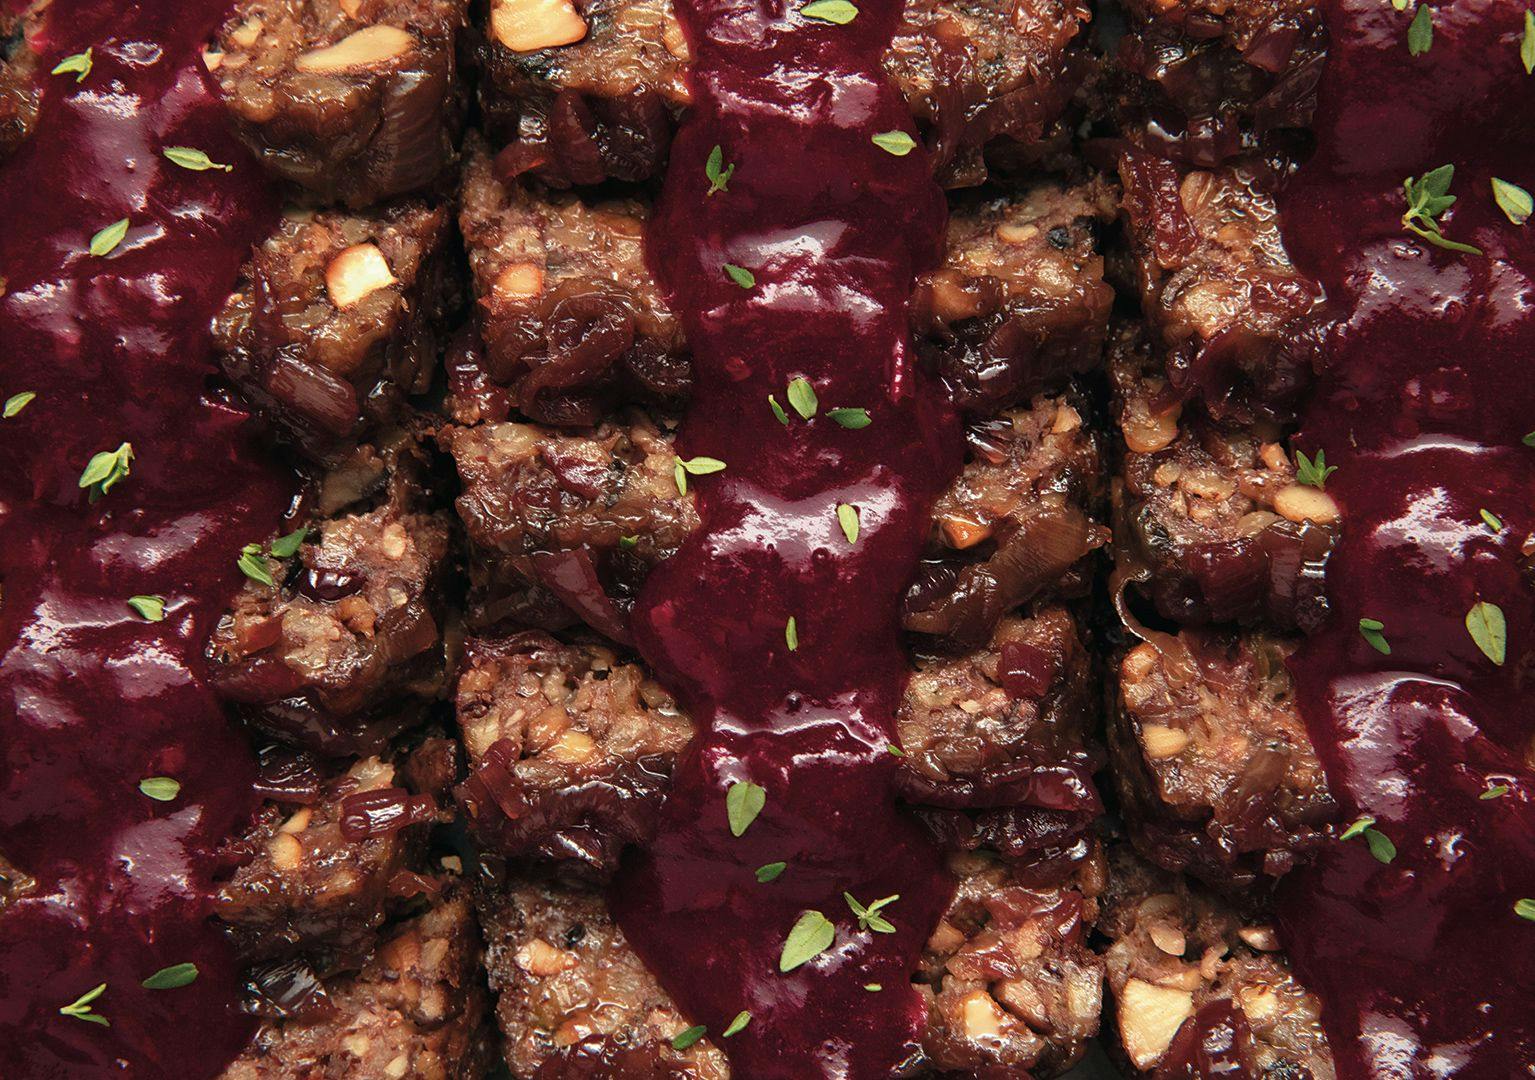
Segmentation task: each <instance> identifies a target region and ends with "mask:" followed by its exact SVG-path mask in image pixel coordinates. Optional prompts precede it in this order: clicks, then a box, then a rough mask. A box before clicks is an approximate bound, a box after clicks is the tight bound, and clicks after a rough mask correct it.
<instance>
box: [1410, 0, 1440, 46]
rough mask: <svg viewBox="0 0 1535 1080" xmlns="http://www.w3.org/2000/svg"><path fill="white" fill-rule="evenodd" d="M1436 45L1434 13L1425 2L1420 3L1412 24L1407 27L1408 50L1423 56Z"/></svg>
mask: <svg viewBox="0 0 1535 1080" xmlns="http://www.w3.org/2000/svg"><path fill="white" fill-rule="evenodd" d="M1433 45H1434V13H1433V10H1432V9H1431V8H1429V6H1428V5H1427V4H1425V3H1422V2H1421V0H1420V3H1419V4H1418V13H1417V14H1416V15H1414V16H1413V17H1412V24H1411V25H1410V26H1408V27H1407V51H1408V53H1410V54H1411V55H1413V56H1422V55H1423V54H1424V53H1426V52H1428V50H1429V49H1431V48H1432V47H1433Z"/></svg>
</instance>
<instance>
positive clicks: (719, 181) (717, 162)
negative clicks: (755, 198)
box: [704, 146, 736, 196]
mask: <svg viewBox="0 0 1535 1080" xmlns="http://www.w3.org/2000/svg"><path fill="white" fill-rule="evenodd" d="M735 171H736V167H735V163H734V162H732V163H731V164H729V165H726V164H725V150H724V148H723V147H720V146H715V148H714V149H713V150H710V151H709V157H708V158H707V159H706V160H705V161H704V176H705V177H707V178H708V180H709V190H708V191H706V192H704V195H706V196H708V195H713V194H714V193H715V192H717V191H729V190H730V187H729V184H730V178H731V177H732V176H734V175H735Z"/></svg>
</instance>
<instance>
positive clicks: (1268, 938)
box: [1237, 926, 1279, 952]
mask: <svg viewBox="0 0 1535 1080" xmlns="http://www.w3.org/2000/svg"><path fill="white" fill-rule="evenodd" d="M1237 937H1239V938H1241V939H1242V940H1243V941H1244V942H1245V943H1246V944H1247V947H1248V948H1250V949H1257V950H1258V951H1259V952H1278V951H1279V935H1278V934H1276V933H1274V928H1273V927H1272V926H1244V927H1242V929H1240V930H1238V931H1237Z"/></svg>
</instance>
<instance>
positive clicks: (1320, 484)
mask: <svg viewBox="0 0 1535 1080" xmlns="http://www.w3.org/2000/svg"><path fill="white" fill-rule="evenodd" d="M1337 471H1338V466H1336V465H1329V464H1327V451H1325V450H1318V451H1317V452H1316V460H1315V461H1312V460H1311V459H1310V458H1308V457H1307V456H1306V455H1305V454H1303V453H1302V452H1301V451H1299V450H1297V451H1295V481H1296V483H1299V484H1305V485H1307V486H1308V487H1314V488H1316V489H1317V490H1318V491H1325V490H1326V489H1327V478H1328V477H1329V476H1331V475H1332V474H1333V473H1335V472H1337Z"/></svg>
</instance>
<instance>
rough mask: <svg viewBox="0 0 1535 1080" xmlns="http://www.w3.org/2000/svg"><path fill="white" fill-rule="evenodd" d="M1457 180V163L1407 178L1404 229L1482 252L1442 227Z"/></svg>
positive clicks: (1444, 244)
mask: <svg viewBox="0 0 1535 1080" xmlns="http://www.w3.org/2000/svg"><path fill="white" fill-rule="evenodd" d="M1419 10H1420V11H1422V10H1426V9H1423V8H1420V9H1419ZM1454 179H1455V166H1454V165H1441V166H1439V168H1437V169H1431V170H1429V171H1428V172H1426V173H1424V174H1423V175H1422V176H1420V177H1418V178H1417V179H1413V178H1412V177H1410V176H1409V177H1408V178H1407V179H1406V180H1403V181H1402V193H1403V195H1405V196H1406V198H1407V211H1406V213H1404V214H1403V215H1402V228H1404V229H1406V230H1407V231H1408V232H1410V233H1413V234H1414V235H1417V236H1421V237H1422V238H1423V239H1425V240H1427V241H1428V242H1429V243H1430V244H1433V245H1434V246H1436V247H1442V248H1444V249H1446V250H1447V251H1460V252H1464V253H1465V254H1467V255H1480V254H1481V253H1482V249H1481V248H1479V247H1473V246H1472V245H1470V244H1462V243H1460V242H1459V241H1457V240H1450V239H1448V238H1447V237H1446V236H1445V235H1444V233H1443V231H1442V230H1441V229H1440V226H1439V215H1440V214H1443V213H1444V212H1445V211H1446V210H1448V209H1449V208H1450V207H1451V206H1454V205H1455V196H1454V195H1451V194H1450V183H1451V182H1452V181H1453V180H1454Z"/></svg>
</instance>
